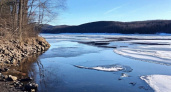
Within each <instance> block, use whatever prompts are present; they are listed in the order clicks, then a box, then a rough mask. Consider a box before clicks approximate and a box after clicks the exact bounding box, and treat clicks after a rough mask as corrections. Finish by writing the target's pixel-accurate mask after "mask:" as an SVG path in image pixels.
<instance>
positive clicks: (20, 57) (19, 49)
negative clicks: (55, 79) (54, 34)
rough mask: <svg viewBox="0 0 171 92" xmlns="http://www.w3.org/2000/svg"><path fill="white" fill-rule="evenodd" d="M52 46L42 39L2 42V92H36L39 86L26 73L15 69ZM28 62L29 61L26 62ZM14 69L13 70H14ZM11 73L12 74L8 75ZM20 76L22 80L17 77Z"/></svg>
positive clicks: (0, 76) (0, 74) (0, 56)
mask: <svg viewBox="0 0 171 92" xmlns="http://www.w3.org/2000/svg"><path fill="white" fill-rule="evenodd" d="M49 47H50V44H49V43H48V42H47V41H46V40H45V39H44V38H42V37H36V38H35V37H34V38H29V39H27V40H24V41H23V42H22V43H20V42H19V40H13V39H11V40H2V39H1V40H0V89H1V92H20V91H33V92H34V91H36V89H37V87H38V85H37V84H35V83H33V80H32V78H31V77H28V76H27V75H26V73H24V72H22V71H20V70H17V69H15V67H19V66H21V63H23V62H25V61H26V60H24V59H25V58H28V57H32V56H33V54H35V55H36V54H38V53H39V54H41V53H43V52H45V51H46V50H48V48H49ZM26 62H27V61H26ZM12 67H13V68H12ZM8 72H10V73H8ZM16 74H20V75H21V76H22V78H19V77H18V76H16Z"/></svg>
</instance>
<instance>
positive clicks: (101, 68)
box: [92, 66, 123, 72]
mask: <svg viewBox="0 0 171 92" xmlns="http://www.w3.org/2000/svg"><path fill="white" fill-rule="evenodd" d="M92 69H95V70H100V71H111V72H116V71H120V70H123V67H110V68H106V67H100V66H99V67H92Z"/></svg>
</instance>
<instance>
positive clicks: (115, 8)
mask: <svg viewBox="0 0 171 92" xmlns="http://www.w3.org/2000/svg"><path fill="white" fill-rule="evenodd" d="M125 5H127V4H124V5H121V6H118V7H114V8H112V9H110V10H108V11H106V12H105V13H104V14H109V13H111V12H114V11H116V10H118V9H120V8H122V7H124V6H125Z"/></svg>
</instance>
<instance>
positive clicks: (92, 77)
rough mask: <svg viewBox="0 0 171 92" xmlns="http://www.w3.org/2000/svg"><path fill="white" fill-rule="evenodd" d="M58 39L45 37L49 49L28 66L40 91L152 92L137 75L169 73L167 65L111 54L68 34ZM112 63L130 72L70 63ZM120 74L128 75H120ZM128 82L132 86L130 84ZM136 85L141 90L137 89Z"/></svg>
mask: <svg viewBox="0 0 171 92" xmlns="http://www.w3.org/2000/svg"><path fill="white" fill-rule="evenodd" d="M49 36H51V35H49ZM53 36H54V35H53ZM78 38H79V37H77V39H78ZM84 38H85V37H84ZM61 39H62V38H60V39H59V38H55V37H54V38H47V39H46V40H47V41H48V42H49V43H50V44H51V48H50V49H49V50H48V51H47V52H45V53H44V54H42V55H41V56H40V57H39V61H40V62H39V63H37V62H35V63H34V64H33V65H32V67H33V68H34V79H35V81H36V83H38V84H39V91H40V92H153V90H152V89H151V88H150V87H149V86H148V85H147V84H146V83H145V82H144V81H142V80H141V79H140V76H143V75H152V74H166V75H171V72H169V71H171V67H170V66H166V65H160V64H155V63H149V62H143V61H139V60H133V59H129V58H126V57H123V56H120V55H118V54H115V53H114V52H113V49H112V48H100V47H95V46H91V45H86V44H81V43H78V42H77V41H76V40H75V39H76V38H75V37H72V36H71V37H70V38H69V39H67V40H66V39H62V40H61ZM80 39H81V38H80ZM113 64H119V65H124V66H129V67H131V68H132V69H133V71H132V72H124V71H118V72H105V71H96V70H89V69H81V68H77V67H75V66H73V65H79V66H85V67H94V66H99V65H113ZM122 73H126V74H128V75H129V77H121V76H122ZM119 79H121V80H119ZM131 82H134V83H136V85H131V84H130V83H131ZM140 86H144V88H145V89H141V88H139V87H140Z"/></svg>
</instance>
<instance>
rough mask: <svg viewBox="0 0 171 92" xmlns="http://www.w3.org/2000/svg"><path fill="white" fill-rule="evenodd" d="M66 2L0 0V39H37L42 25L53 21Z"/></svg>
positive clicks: (50, 0) (62, 0) (61, 0)
mask: <svg viewBox="0 0 171 92" xmlns="http://www.w3.org/2000/svg"><path fill="white" fill-rule="evenodd" d="M63 5H64V0H55V1H52V0H0V38H1V39H2V38H3V39H11V38H13V39H19V40H20V42H22V40H23V39H24V38H28V37H37V36H38V33H39V29H40V24H42V23H44V22H45V23H46V22H49V21H50V20H52V18H54V17H52V16H54V15H56V14H57V12H58V11H57V9H61V8H64V6H63Z"/></svg>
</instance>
